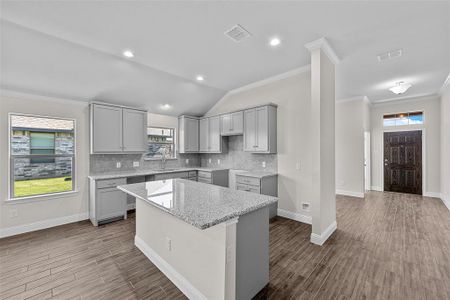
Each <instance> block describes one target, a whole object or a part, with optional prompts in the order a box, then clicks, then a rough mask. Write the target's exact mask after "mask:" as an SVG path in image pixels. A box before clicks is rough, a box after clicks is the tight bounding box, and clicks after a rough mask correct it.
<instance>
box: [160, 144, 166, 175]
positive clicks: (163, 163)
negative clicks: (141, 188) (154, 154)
mask: <svg viewBox="0 0 450 300" xmlns="http://www.w3.org/2000/svg"><path fill="white" fill-rule="evenodd" d="M159 152H160V153H161V162H160V168H161V170H165V169H166V161H167V148H166V147H163V148H159Z"/></svg>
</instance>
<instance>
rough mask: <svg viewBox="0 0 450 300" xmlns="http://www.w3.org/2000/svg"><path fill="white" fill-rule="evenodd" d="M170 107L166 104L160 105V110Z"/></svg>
mask: <svg viewBox="0 0 450 300" xmlns="http://www.w3.org/2000/svg"><path fill="white" fill-rule="evenodd" d="M170 107H171V106H170V104H168V103H166V104H163V105H161V108H162V109H169V108H170Z"/></svg>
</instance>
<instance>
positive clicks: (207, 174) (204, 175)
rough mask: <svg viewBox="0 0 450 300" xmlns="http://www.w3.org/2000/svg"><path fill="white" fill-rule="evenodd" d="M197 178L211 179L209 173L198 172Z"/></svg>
mask: <svg viewBox="0 0 450 300" xmlns="http://www.w3.org/2000/svg"><path fill="white" fill-rule="evenodd" d="M198 177H202V178H207V179H211V172H205V171H198Z"/></svg>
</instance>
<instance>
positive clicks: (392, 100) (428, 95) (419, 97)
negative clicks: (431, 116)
mask: <svg viewBox="0 0 450 300" xmlns="http://www.w3.org/2000/svg"><path fill="white" fill-rule="evenodd" d="M422 98H436V99H437V98H439V94H436V93H425V94H417V95H413V96H405V97H399V98H388V99H383V100H379V101H372V105H383V104H392V103H397V102H407V101H417V100H422Z"/></svg>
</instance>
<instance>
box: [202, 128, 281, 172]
mask: <svg viewBox="0 0 450 300" xmlns="http://www.w3.org/2000/svg"><path fill="white" fill-rule="evenodd" d="M225 139H228V141H225V143H227V142H228V143H227V144H228V152H226V153H221V154H201V155H200V161H201V166H202V167H205V168H209V167H224V168H230V169H239V170H249V171H267V172H275V173H276V172H277V171H278V164H277V155H276V154H253V153H248V152H244V151H243V149H244V148H243V147H244V137H243V136H242V135H237V136H229V137H225ZM209 159H211V163H210V162H209ZM218 159H220V165H219V164H218V162H217V160H218ZM263 161H265V162H266V167H265V168H263V167H262V162H263Z"/></svg>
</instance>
